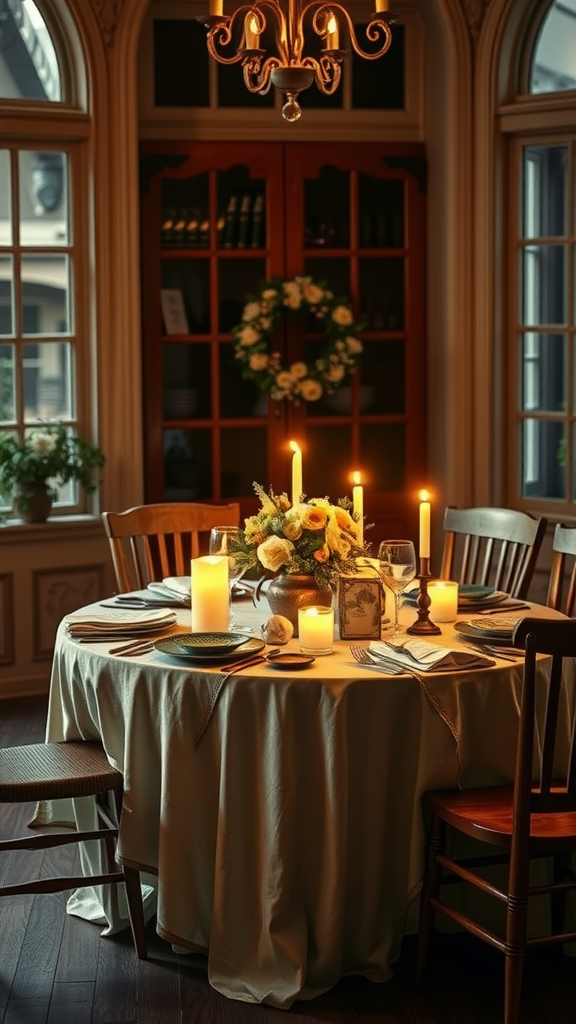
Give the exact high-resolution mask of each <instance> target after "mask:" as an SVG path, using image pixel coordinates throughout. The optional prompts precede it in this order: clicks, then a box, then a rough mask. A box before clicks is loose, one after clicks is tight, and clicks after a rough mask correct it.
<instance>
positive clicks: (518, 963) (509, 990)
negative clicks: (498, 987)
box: [504, 952, 524, 1024]
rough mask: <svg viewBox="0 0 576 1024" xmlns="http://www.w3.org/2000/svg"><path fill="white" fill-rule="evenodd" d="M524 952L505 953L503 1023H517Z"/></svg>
mask: <svg viewBox="0 0 576 1024" xmlns="http://www.w3.org/2000/svg"><path fill="white" fill-rule="evenodd" d="M523 969H524V954H523V953H522V954H518V953H514V954H512V953H508V952H507V953H506V966H505V971H504V1024H518V1015H519V1013H520V993H521V990H522V972H523Z"/></svg>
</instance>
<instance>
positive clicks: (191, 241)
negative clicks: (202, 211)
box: [184, 210, 200, 249]
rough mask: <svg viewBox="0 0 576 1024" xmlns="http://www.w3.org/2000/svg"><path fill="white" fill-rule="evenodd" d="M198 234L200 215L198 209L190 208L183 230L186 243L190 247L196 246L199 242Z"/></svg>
mask: <svg viewBox="0 0 576 1024" xmlns="http://www.w3.org/2000/svg"><path fill="white" fill-rule="evenodd" d="M199 235H200V216H199V213H198V210H191V211H190V213H189V215H188V219H187V221H186V228H185V231H184V236H185V242H186V245H189V246H190V247H191V248H193V249H194V248H196V246H197V245H198V242H199Z"/></svg>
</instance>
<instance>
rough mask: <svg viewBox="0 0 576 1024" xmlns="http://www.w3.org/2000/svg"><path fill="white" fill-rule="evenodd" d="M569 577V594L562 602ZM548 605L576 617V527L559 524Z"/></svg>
mask: <svg viewBox="0 0 576 1024" xmlns="http://www.w3.org/2000/svg"><path fill="white" fill-rule="evenodd" d="M567 575H568V593H567V594H566V600H565V601H564V602H562V594H563V592H564V584H565V581H566V576H567ZM546 603H547V605H548V607H549V608H555V609H556V611H562V612H564V614H565V615H569V616H570V617H572V616H573V615H574V606H575V604H576V526H565V525H564V524H563V523H558V524H557V526H556V529H555V530H554V538H553V540H552V567H551V569H550V583H549V585H548V597H547V600H546Z"/></svg>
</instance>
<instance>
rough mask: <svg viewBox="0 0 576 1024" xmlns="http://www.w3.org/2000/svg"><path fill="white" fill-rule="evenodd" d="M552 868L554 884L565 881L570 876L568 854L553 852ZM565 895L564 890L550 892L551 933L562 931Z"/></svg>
mask: <svg viewBox="0 0 576 1024" xmlns="http://www.w3.org/2000/svg"><path fill="white" fill-rule="evenodd" d="M553 870H554V874H553V881H554V884H555V885H557V884H559V883H560V882H565V881H566V880H567V879H568V878H569V877H570V854H565V853H557V854H555V855H554V858H553ZM567 895H568V894H567V892H566V890H563V891H557V892H554V891H553V892H552V893H551V894H550V923H551V930H552V934H553V935H560V934H561V933H562V932H563V931H564V923H565V921H566V900H567Z"/></svg>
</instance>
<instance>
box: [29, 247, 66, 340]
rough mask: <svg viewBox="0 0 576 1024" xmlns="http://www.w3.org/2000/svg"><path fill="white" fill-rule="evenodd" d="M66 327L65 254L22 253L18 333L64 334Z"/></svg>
mask: <svg viewBox="0 0 576 1024" xmlns="http://www.w3.org/2000/svg"><path fill="white" fill-rule="evenodd" d="M70 329H71V325H70V261H69V259H68V256H23V257H22V334H67V333H68V332H69V331H70Z"/></svg>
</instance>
